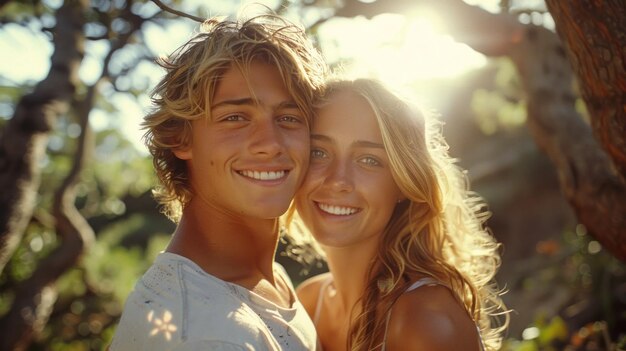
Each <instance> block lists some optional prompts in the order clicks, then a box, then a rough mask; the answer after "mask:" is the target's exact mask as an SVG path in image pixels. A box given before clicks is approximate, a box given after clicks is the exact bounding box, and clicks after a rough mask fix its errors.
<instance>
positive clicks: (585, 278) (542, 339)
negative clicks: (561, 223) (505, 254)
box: [502, 225, 626, 351]
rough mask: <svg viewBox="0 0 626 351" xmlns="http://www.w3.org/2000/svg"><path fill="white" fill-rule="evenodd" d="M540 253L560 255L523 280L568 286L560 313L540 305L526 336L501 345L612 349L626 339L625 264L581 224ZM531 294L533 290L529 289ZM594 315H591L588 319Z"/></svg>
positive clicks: (530, 349) (524, 349) (546, 350)
mask: <svg viewBox="0 0 626 351" xmlns="http://www.w3.org/2000/svg"><path fill="white" fill-rule="evenodd" d="M537 254H539V255H548V256H559V255H561V257H562V259H558V260H554V261H553V263H552V264H551V265H547V266H545V267H542V268H541V269H538V270H534V271H532V274H530V275H529V276H528V277H526V279H525V282H524V284H525V285H526V286H527V288H526V289H528V290H529V291H530V290H532V289H533V288H537V287H539V288H540V289H541V290H542V291H545V292H547V293H551V292H552V293H554V292H555V291H560V290H565V291H566V292H567V299H566V301H565V303H564V304H563V306H561V308H559V309H558V312H557V314H556V315H553V314H549V313H546V312H544V311H541V310H537V311H536V313H537V315H536V318H535V321H534V322H533V323H532V324H531V325H529V326H528V327H527V328H526V329H525V330H524V332H523V333H522V340H517V339H515V338H509V339H508V340H506V342H505V344H504V346H503V348H502V349H503V350H507V351H539V350H541V351H553V350H554V351H556V350H568V351H574V350H580V351H583V350H614V349H615V348H616V347H617V345H618V344H623V343H624V341H626V331H625V330H624V328H625V326H626V301H625V300H624V297H625V296H624V289H626V266H624V265H623V264H622V263H621V262H620V261H618V260H617V259H616V258H615V257H613V256H611V255H610V254H608V253H607V252H605V251H604V250H603V249H602V247H601V246H600V244H599V243H598V242H597V241H595V240H593V239H592V238H590V237H589V236H588V235H587V233H586V230H585V228H584V227H583V226H581V225H579V226H577V227H576V230H575V231H565V232H564V235H563V239H562V241H561V242H554V241H549V242H542V243H540V244H539V245H538V247H537ZM530 293H532V292H530ZM589 319H591V320H589Z"/></svg>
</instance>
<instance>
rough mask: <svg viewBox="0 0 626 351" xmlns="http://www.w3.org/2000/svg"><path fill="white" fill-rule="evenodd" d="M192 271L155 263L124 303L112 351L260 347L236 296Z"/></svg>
mask: <svg viewBox="0 0 626 351" xmlns="http://www.w3.org/2000/svg"><path fill="white" fill-rule="evenodd" d="M196 268H197V267H195V266H194V265H193V264H189V263H188V262H186V261H185V260H180V259H178V258H176V257H167V255H166V256H163V257H159V258H157V260H156V261H155V262H154V263H153V264H152V266H151V267H150V268H149V269H148V270H147V271H146V273H145V274H144V275H143V276H142V277H141V279H140V280H139V281H138V282H137V284H136V286H135V289H134V290H133V292H132V293H131V294H130V295H129V296H128V299H127V300H126V304H125V306H124V311H123V313H122V317H121V319H120V322H119V324H118V326H117V329H116V333H115V337H114V340H113V344H112V345H111V346H112V350H122V349H124V350H126V349H151V350H165V349H167V350H171V349H176V350H178V348H175V347H178V346H180V347H182V348H181V350H195V348H193V347H195V346H193V345H196V346H197V345H208V344H207V343H209V344H211V345H217V344H220V345H221V344H223V345H224V346H225V347H226V346H228V347H226V349H229V350H230V349H236V348H232V347H234V346H233V345H241V343H240V342H239V341H241V340H244V341H245V342H248V343H251V344H252V345H256V344H259V342H260V341H262V338H260V336H259V335H257V334H258V330H259V325H257V324H255V323H256V320H255V319H254V318H252V317H255V316H254V315H251V313H250V311H248V310H246V309H245V305H246V304H245V303H242V300H241V299H240V298H239V295H240V294H237V293H236V291H233V290H232V289H230V288H229V286H228V284H225V283H224V282H222V281H220V280H218V279H217V278H215V277H212V276H210V275H208V274H206V273H203V272H200V271H197V269H196ZM153 345H159V346H154V347H156V348H153ZM162 345H166V346H162ZM229 345H230V346H229ZM164 347H166V348H164ZM188 347H191V348H188ZM229 347H230V348H229ZM218 349H220V348H218Z"/></svg>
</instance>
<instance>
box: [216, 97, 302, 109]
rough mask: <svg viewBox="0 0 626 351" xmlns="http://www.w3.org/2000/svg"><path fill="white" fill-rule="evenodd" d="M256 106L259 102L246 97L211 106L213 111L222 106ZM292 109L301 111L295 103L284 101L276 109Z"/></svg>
mask: <svg viewBox="0 0 626 351" xmlns="http://www.w3.org/2000/svg"><path fill="white" fill-rule="evenodd" d="M256 104H258V101H257V100H255V99H253V98H251V97H245V98H241V99H231V100H223V101H220V102H218V103H216V104H213V105H212V106H211V109H216V108H219V107H222V106H242V105H256ZM292 108H296V109H299V107H298V104H296V103H295V102H294V101H283V102H281V103H280V104H278V105H277V106H276V108H275V109H276V110H280V109H292Z"/></svg>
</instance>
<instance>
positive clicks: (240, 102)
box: [211, 97, 255, 109]
mask: <svg viewBox="0 0 626 351" xmlns="http://www.w3.org/2000/svg"><path fill="white" fill-rule="evenodd" d="M254 104H255V101H254V99H253V98H251V97H245V98H241V99H231V100H223V101H220V102H218V103H216V104H213V105H211V109H216V108H218V107H222V106H228V105H235V106H241V105H254Z"/></svg>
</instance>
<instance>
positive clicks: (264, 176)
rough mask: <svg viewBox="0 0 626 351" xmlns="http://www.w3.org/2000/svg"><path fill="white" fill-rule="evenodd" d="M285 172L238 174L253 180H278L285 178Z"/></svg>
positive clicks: (248, 172) (245, 172)
mask: <svg viewBox="0 0 626 351" xmlns="http://www.w3.org/2000/svg"><path fill="white" fill-rule="evenodd" d="M285 173H286V172H285V171H277V172H265V171H263V172H259V171H240V172H239V174H241V175H243V176H245V177H248V178H253V179H258V180H274V179H280V178H282V177H284V176H285Z"/></svg>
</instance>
